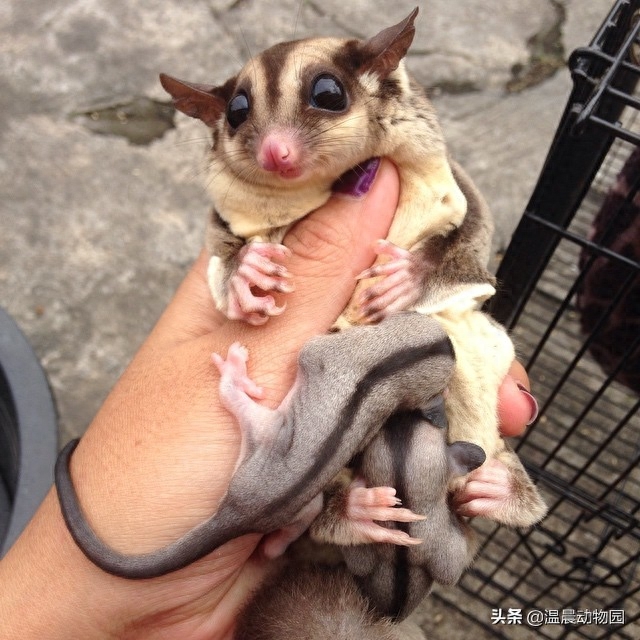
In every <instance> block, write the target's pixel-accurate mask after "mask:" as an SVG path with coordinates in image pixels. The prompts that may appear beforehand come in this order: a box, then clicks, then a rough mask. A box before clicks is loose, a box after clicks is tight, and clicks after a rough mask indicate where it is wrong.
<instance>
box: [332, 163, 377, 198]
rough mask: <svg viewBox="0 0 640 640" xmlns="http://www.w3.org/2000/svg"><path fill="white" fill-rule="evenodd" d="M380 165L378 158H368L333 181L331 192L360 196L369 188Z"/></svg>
mask: <svg viewBox="0 0 640 640" xmlns="http://www.w3.org/2000/svg"><path fill="white" fill-rule="evenodd" d="M378 167H380V158H370V159H369V160H367V161H366V162H362V163H360V164H359V165H358V166H357V167H354V168H353V169H350V170H349V171H347V172H346V173H343V174H342V175H341V176H340V177H339V178H338V179H337V180H336V181H335V182H334V183H333V192H334V193H341V194H343V195H347V196H353V197H354V198H362V197H363V196H364V195H365V194H366V193H367V192H368V191H369V189H371V185H372V184H373V181H374V180H375V177H376V173H378Z"/></svg>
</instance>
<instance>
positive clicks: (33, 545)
mask: <svg viewBox="0 0 640 640" xmlns="http://www.w3.org/2000/svg"><path fill="white" fill-rule="evenodd" d="M113 581H114V578H112V577H111V576H108V575H107V574H104V573H103V572H101V571H100V570H99V569H98V568H97V567H95V566H93V565H92V564H91V563H90V562H89V561H88V560H86V558H85V557H84V555H83V554H82V553H81V552H80V550H79V549H78V548H77V547H76V545H75V543H74V542H73V540H72V539H71V536H70V535H69V533H68V531H67V528H66V526H65V524H64V521H63V520H62V515H61V513H60V510H59V507H58V504H57V499H56V496H55V493H54V492H53V491H51V492H50V493H49V495H48V496H47V497H46V498H45V500H44V502H43V504H42V506H41V508H40V509H39V511H38V512H37V514H36V516H35V517H34V518H33V520H32V521H31V523H30V524H29V526H28V527H27V529H26V531H25V532H24V534H23V535H22V536H21V537H20V538H19V539H18V541H17V542H16V544H15V545H14V546H13V548H12V549H11V550H10V551H9V553H8V554H7V556H6V557H5V558H4V559H3V560H2V562H0V638H21V639H25V640H28V639H31V638H34V639H35V638H47V639H48V640H56V639H57V638H60V640H63V639H65V640H68V639H69V638H83V639H84V640H92V639H93V638H95V639H98V638H109V637H118V634H117V631H116V629H115V628H113V622H114V620H116V619H118V618H120V619H122V615H121V614H122V608H123V606H122V605H123V603H124V598H125V597H126V596H125V594H121V593H120V592H119V590H118V589H114V588H113V586H112V585H111V584H110V583H111V582H113Z"/></svg>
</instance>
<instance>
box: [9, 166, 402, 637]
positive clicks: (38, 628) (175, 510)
mask: <svg viewBox="0 0 640 640" xmlns="http://www.w3.org/2000/svg"><path fill="white" fill-rule="evenodd" d="M361 195H362V194H361ZM397 198H398V178H397V173H396V171H395V169H394V168H393V166H392V165H391V164H390V163H388V162H386V161H383V162H382V164H381V166H380V169H379V171H378V174H377V177H376V179H375V181H374V182H373V184H372V186H371V189H370V191H369V192H368V194H367V195H366V196H364V197H362V198H359V199H354V198H348V197H347V198H345V197H335V198H332V199H331V201H330V202H329V203H327V205H326V206H324V207H322V208H321V209H320V210H318V211H317V212H315V213H314V214H312V215H310V216H308V217H307V218H305V219H304V220H303V221H301V223H299V224H298V225H297V226H296V227H295V228H294V229H292V230H291V232H290V233H289V234H288V235H287V238H286V240H285V242H286V245H287V246H288V248H289V250H290V251H291V252H292V255H291V257H290V259H289V260H288V264H287V266H288V269H289V270H290V271H291V272H292V273H294V274H295V278H296V291H295V292H294V293H291V294H288V296H287V312H286V314H285V315H284V317H279V318H272V319H271V320H270V321H269V323H267V325H266V326H264V327H260V328H258V329H255V328H253V327H249V326H246V325H244V324H240V323H236V322H231V321H229V320H227V319H226V318H224V317H223V316H221V315H220V314H219V313H217V312H216V310H215V307H214V304H213V301H212V299H211V295H210V292H209V288H208V285H207V280H206V266H207V258H206V256H205V255H204V254H203V255H201V256H200V257H199V258H198V260H197V262H196V263H195V265H194V267H193V268H192V269H191V271H190V272H189V273H188V274H187V276H186V278H185V280H184V282H183V284H182V285H181V287H180V288H179V290H178V292H177V293H176V295H175V297H174V299H173V300H172V302H171V303H170V304H169V306H168V307H167V309H166V311H165V312H164V314H163V315H162V317H161V318H160V320H159V322H158V323H157V325H156V327H155V328H154V329H153V331H152V333H151V334H150V336H149V337H148V339H147V340H146V341H145V343H144V344H143V345H142V347H141V348H140V350H139V351H138V353H137V354H136V356H135V357H134V359H133V361H132V362H131V364H130V365H129V367H128V368H127V370H126V371H125V373H124V374H123V376H122V377H121V379H120V380H119V381H118V383H117V384H116V386H115V387H114V389H113V391H112V392H111V394H110V395H109V397H108V398H107V400H106V401H105V403H104V405H103V406H102V407H101V409H100V411H99V412H98V414H97V415H96V417H95V419H94V420H93V422H92V424H91V425H90V427H89V429H88V430H87V432H86V434H85V436H84V437H83V438H82V441H81V443H80V444H79V445H78V448H77V449H76V451H75V453H74V456H73V458H72V461H71V474H72V477H73V481H74V484H75V485H76V488H77V491H78V495H79V499H80V504H81V505H82V507H83V509H84V510H85V512H86V515H87V517H88V520H89V522H90V523H91V526H92V527H93V528H94V530H95V531H96V532H97V534H98V535H99V536H100V537H101V538H102V539H103V540H104V541H105V542H106V543H107V544H109V545H110V546H112V547H113V548H115V549H118V550H120V551H123V552H125V553H140V552H144V551H149V550H153V549H157V548H159V547H161V546H164V545H166V544H167V543H169V542H172V541H174V540H175V539H177V538H178V537H180V536H181V535H182V534H184V533H185V532H186V531H187V530H189V529H191V528H192V527H193V526H194V525H196V524H198V523H199V522H201V521H202V520H204V519H206V518H208V517H209V516H210V515H211V514H212V513H213V512H215V510H216V507H217V505H218V503H219V501H220V499H221V497H222V496H223V495H224V493H225V491H226V487H227V485H228V482H229V479H230V477H231V474H232V472H233V469H234V466H235V462H236V459H237V456H238V450H239V433H238V429H237V426H236V424H235V423H234V420H233V419H232V417H231V416H230V415H229V414H228V413H227V411H226V410H224V409H223V408H222V406H221V404H220V402H219V399H218V393H217V383H218V374H217V371H216V368H215V367H214V366H213V364H212V363H211V354H212V352H218V353H222V354H226V352H227V349H228V346H229V345H230V344H231V343H232V342H233V341H236V340H240V341H241V342H242V343H243V344H245V345H247V346H248V348H249V350H250V352H251V354H252V360H251V362H252V367H251V375H252V377H253V378H254V379H255V380H256V381H257V382H258V383H259V384H260V385H261V386H262V387H263V388H264V389H265V391H266V393H265V399H264V403H265V404H267V405H268V406H272V407H274V406H276V405H277V404H278V403H279V402H280V400H282V398H283V397H284V395H285V394H286V392H287V391H288V390H289V388H290V386H291V383H292V381H293V378H294V375H295V369H296V358H297V353H298V350H299V349H300V347H301V346H302V345H303V344H304V342H306V341H307V340H308V339H309V338H310V337H311V336H313V335H316V334H318V333H324V332H326V331H327V330H328V329H329V328H330V327H331V325H332V324H333V322H334V321H335V319H336V318H337V317H338V315H339V314H340V312H341V311H342V309H343V308H344V307H345V306H346V304H347V302H348V300H349V298H350V296H351V293H352V291H353V288H354V284H355V277H356V275H357V274H358V273H360V272H361V271H362V270H363V269H364V268H366V267H367V266H368V265H369V264H370V263H371V262H372V261H373V259H374V258H375V254H374V252H373V249H372V247H373V245H374V241H375V240H376V239H378V238H380V237H384V236H385V235H386V233H387V230H388V228H389V225H390V223H391V220H392V217H393V214H394V212H395V209H396V206H397ZM259 539H260V536H258V535H250V536H244V537H242V538H239V539H237V540H233V541H231V542H229V543H228V544H226V545H224V546H223V547H221V548H220V549H218V550H216V551H215V552H214V553H212V554H210V555H209V556H208V557H206V558H203V559H202V560H201V561H199V562H196V563H194V564H192V565H190V566H189V567H186V568H185V569H183V570H181V571H178V572H175V573H173V574H170V575H167V576H163V577H160V578H157V579H153V580H145V581H130V580H124V579H121V578H117V577H114V576H111V575H108V574H106V573H104V572H102V571H100V570H99V569H98V568H97V567H95V566H94V565H92V564H91V563H90V562H89V561H88V560H87V559H86V558H85V557H84V556H83V555H82V553H81V552H80V550H79V549H78V548H77V547H76V546H75V544H74V543H73V541H72V539H71V538H70V536H69V534H68V532H67V531H66V528H65V526H64V523H63V521H62V519H61V514H60V511H59V507H58V504H57V499H56V496H55V493H54V492H51V493H50V494H49V496H48V497H47V499H46V500H45V502H44V504H43V505H42V507H41V509H40V510H39V512H38V514H37V515H36V517H35V518H34V520H33V521H32V523H31V525H30V526H29V527H28V528H27V530H26V531H25V533H24V534H23V535H22V536H21V538H20V539H19V540H18V542H17V543H16V545H15V546H14V547H13V549H12V550H11V552H10V553H9V554H8V555H7V557H6V558H5V559H4V560H3V562H2V563H1V564H0V576H2V577H0V585H4V588H3V587H2V586H0V637H24V638H28V637H34V638H35V637H47V638H49V639H51V640H53V639H55V638H69V637H70V633H71V635H73V636H74V637H82V638H84V639H86V640H90V639H91V638H104V637H127V638H136V637H143V638H145V639H152V638H159V637H162V638H168V637H179V638H190V639H197V638H208V639H212V638H224V637H228V636H229V635H230V633H231V630H232V628H233V622H234V619H235V615H236V613H237V610H238V607H239V606H240V604H241V603H242V602H243V601H244V600H245V599H246V597H247V594H248V592H249V591H250V590H251V589H253V588H254V587H255V585H256V582H257V580H258V578H259V576H260V574H261V572H262V570H263V567H262V565H261V563H260V562H259V561H258V560H255V559H251V560H250V558H251V556H252V553H253V551H254V549H255V547H256V545H257V543H258V542H259ZM34 549H35V550H36V551H37V553H35V554H34ZM16 576H18V578H19V579H18V580H17V581H16ZM4 578H6V579H4ZM5 589H6V592H5ZM5 596H6V597H5ZM34 601H37V602H38V608H33V607H32V606H30V605H28V603H30V602H34ZM3 625H4V626H3ZM7 625H10V626H7ZM11 625H12V626H11ZM16 625H17V626H16Z"/></svg>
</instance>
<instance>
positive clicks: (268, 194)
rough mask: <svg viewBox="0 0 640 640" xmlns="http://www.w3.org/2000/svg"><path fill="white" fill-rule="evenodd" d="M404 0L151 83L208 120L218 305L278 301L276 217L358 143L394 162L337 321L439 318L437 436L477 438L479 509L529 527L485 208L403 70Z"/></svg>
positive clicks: (253, 310)
mask: <svg viewBox="0 0 640 640" xmlns="http://www.w3.org/2000/svg"><path fill="white" fill-rule="evenodd" d="M417 13H418V9H415V10H414V11H413V12H412V13H411V14H410V15H409V16H408V17H407V18H406V19H405V20H403V21H402V22H400V23H399V24H397V25H394V26H392V27H389V28H387V29H384V30H383V31H381V32H380V33H378V34H377V35H375V36H373V37H372V38H369V39H368V40H364V41H361V40H356V39H338V38H312V39H305V40H298V41H293V42H285V43H281V44H277V45H275V46H274V47H271V48H270V49H267V50H266V51H264V52H263V53H261V54H260V55H258V56H256V57H255V58H253V59H251V60H250V61H249V62H248V63H247V64H246V65H245V67H244V68H243V69H242V70H241V71H240V73H238V75H236V76H234V77H232V78H230V79H229V80H227V81H226V82H225V83H224V84H222V85H220V86H210V85H203V84H194V83H191V82H185V81H182V80H177V79H175V78H173V77H171V76H168V75H164V74H163V75H161V82H162V85H163V87H164V88H165V89H166V91H168V93H169V94H171V96H172V97H173V101H174V104H175V106H176V108H177V109H179V110H180V111H182V112H183V113H185V114H187V115H189V116H192V117H194V118H199V119H200V120H202V121H203V122H204V123H205V124H207V125H208V126H209V127H210V128H211V129H212V133H213V144H212V148H211V152H210V155H209V176H208V184H209V190H210V192H211V196H212V199H213V210H212V212H211V218H210V221H209V224H208V228H207V241H206V244H207V246H208V249H209V252H210V254H211V259H210V263H209V271H208V277H209V284H210V287H211V290H212V293H213V296H214V299H215V300H216V304H217V306H218V308H219V309H220V310H221V311H223V312H224V313H225V314H226V315H227V316H228V317H229V318H235V319H241V320H244V321H246V322H249V323H251V324H262V323H264V322H266V321H267V320H268V319H269V317H271V316H274V315H278V314H280V313H282V312H283V310H284V305H280V306H279V305H278V304H277V303H276V299H275V298H274V296H273V295H272V294H274V293H278V294H286V293H287V292H289V291H291V289H292V279H291V274H290V273H289V272H288V270H287V269H286V266H285V264H284V263H285V262H286V257H287V250H286V249H285V247H284V246H283V245H282V244H281V241H282V239H283V237H284V235H285V234H286V232H287V230H288V229H289V228H290V227H291V225H292V224H293V223H294V222H295V221H297V220H299V219H301V218H303V217H304V216H305V215H307V214H308V213H309V212H311V211H313V210H314V209H316V208H317V207H319V206H320V205H322V204H323V203H324V202H326V200H327V199H328V198H329V197H330V195H331V189H332V185H333V184H334V183H335V181H336V180H337V179H338V178H339V176H341V175H342V174H343V172H345V171H347V170H348V169H350V168H352V167H356V166H357V165H358V164H359V163H362V162H364V161H365V160H367V159H369V158H371V157H382V156H387V157H389V158H390V159H391V160H392V161H393V162H394V163H395V165H396V166H397V168H398V172H399V176H400V182H401V185H400V201H399V204H398V209H397V212H396V215H395V217H394V221H393V223H392V225H391V228H390V230H389V234H388V237H387V238H386V239H385V240H383V241H380V242H379V244H378V245H377V248H376V250H377V252H378V253H379V258H378V261H377V263H376V264H375V265H374V266H373V267H372V268H370V269H368V270H367V271H365V272H364V273H363V274H361V281H360V282H359V284H358V286H357V288H356V291H355V293H354V296H353V298H352V300H351V302H350V304H349V305H348V307H347V309H345V312H344V313H343V314H342V315H341V317H340V318H339V319H338V321H337V323H336V326H337V327H339V328H348V327H350V326H352V325H354V324H359V323H362V322H373V321H378V320H379V319H380V318H382V317H384V316H385V315H388V314H389V313H392V312H394V311H398V310H401V309H415V310H417V311H419V312H421V313H424V314H429V315H431V316H432V317H434V318H436V319H437V320H438V322H440V323H441V324H442V326H443V327H444V328H445V330H446V331H447V333H448V335H449V337H450V338H451V340H452V342H453V344H454V349H455V353H456V369H455V373H454V376H453V379H452V380H451V383H450V389H449V394H448V396H447V414H448V417H449V434H450V441H452V442H453V441H456V440H460V441H470V442H474V443H476V444H477V445H478V446H480V447H481V448H482V449H483V450H484V451H485V452H486V454H487V457H488V458H494V457H495V458H498V459H500V460H501V461H502V462H503V463H504V464H505V465H506V466H507V467H508V468H509V470H510V473H511V485H512V487H511V492H510V497H509V498H508V499H505V500H503V501H501V502H499V503H496V504H494V506H493V507H492V508H491V509H489V510H488V511H487V513H486V514H485V515H486V516H487V517H489V518H492V519H494V520H496V521H498V522H501V523H503V524H507V525H511V526H528V525H531V524H533V523H535V522H537V521H538V520H540V519H541V518H542V517H543V515H544V513H545V512H546V506H545V505H544V503H543V501H542V499H541V498H540V495H539V494H538V492H537V489H536V487H535V486H534V484H533V483H532V482H531V480H530V479H529V477H528V476H527V474H526V472H525V470H524V468H523V466H522V464H521V462H520V460H519V459H518V457H517V456H516V455H515V454H514V453H513V452H512V451H511V450H509V449H508V448H507V446H506V444H505V442H504V440H503V439H502V438H501V437H500V435H499V431H498V419H497V397H498V394H497V391H498V387H499V385H500V383H501V382H502V380H503V379H504V377H505V375H506V374H507V371H508V369H509V366H510V364H511V362H512V361H513V359H514V350H513V345H512V343H511V340H510V339H509V337H508V335H507V333H506V332H505V330H504V329H503V328H502V327H501V326H499V325H498V324H496V323H495V322H493V321H492V320H491V319H490V318H489V317H488V316H487V315H485V314H483V313H482V312H481V311H480V310H479V305H480V304H481V303H482V302H483V301H484V300H486V299H487V298H489V297H490V296H491V295H493V293H494V292H495V290H494V287H493V285H494V279H493V277H492V276H491V275H490V274H489V272H488V271H487V268H486V265H487V262H488V257H489V251H490V244H491V234H492V230H493V226H492V220H491V215H490V213H489V210H488V207H487V205H486V203H485V201H484V200H483V198H482V196H481V195H480V194H479V193H478V191H477V189H476V188H475V186H474V185H473V183H472V182H471V180H470V179H469V178H468V176H467V175H466V174H465V173H464V171H463V170H462V168H461V167H460V166H459V165H457V164H456V163H455V162H454V161H453V160H451V159H450V158H449V155H448V152H447V148H446V145H445V141H444V138H443V135H442V131H441V129H440V126H439V124H438V121H437V118H436V115H435V112H434V109H433V107H432V105H431V104H430V102H429V100H428V99H427V97H426V95H425V92H424V90H423V89H422V88H421V87H420V86H419V85H418V84H417V83H416V82H415V81H414V80H413V79H412V78H411V76H410V75H409V74H408V73H407V71H406V68H405V63H404V56H405V54H406V53H407V50H408V48H409V46H410V44H411V42H412V40H413V36H414V33H415V28H414V24H413V23H414V20H415V17H416V15H417ZM256 289H259V290H260V292H261V294H266V295H256V293H257V292H256ZM461 482H463V481H462V480H458V481H457V484H454V487H453V488H455V486H459V484H460V483H461Z"/></svg>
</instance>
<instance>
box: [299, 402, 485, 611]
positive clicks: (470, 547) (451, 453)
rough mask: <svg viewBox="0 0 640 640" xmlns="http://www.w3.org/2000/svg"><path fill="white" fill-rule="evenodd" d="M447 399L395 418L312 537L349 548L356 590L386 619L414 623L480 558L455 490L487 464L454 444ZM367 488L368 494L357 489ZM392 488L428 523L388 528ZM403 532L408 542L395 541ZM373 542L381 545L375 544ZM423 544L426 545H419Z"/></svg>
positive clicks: (339, 487) (332, 491)
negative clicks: (387, 493)
mask: <svg viewBox="0 0 640 640" xmlns="http://www.w3.org/2000/svg"><path fill="white" fill-rule="evenodd" d="M446 423H447V419H446V415H445V409H444V400H443V398H442V396H435V397H434V398H433V399H432V401H431V403H430V404H429V406H426V407H425V408H424V409H423V410H422V411H420V412H416V411H403V412H398V413H396V414H394V415H392V416H391V417H390V418H389V420H387V422H386V423H385V425H384V426H383V428H382V429H381V430H380V431H379V432H378V433H377V434H376V436H375V437H374V439H373V440H372V441H371V443H370V444H369V445H368V446H367V447H366V448H365V449H364V451H363V452H362V454H361V455H360V456H358V457H357V459H356V463H355V465H354V469H355V473H356V474H357V477H356V480H355V481H354V482H352V483H350V484H347V485H346V486H345V483H344V480H342V479H341V478H339V479H337V481H336V482H335V483H334V486H331V485H330V486H329V487H328V488H327V490H326V491H325V494H326V505H325V507H324V509H323V511H322V512H321V514H320V515H319V516H318V517H317V518H316V519H315V520H314V521H313V523H312V524H311V527H310V534H311V536H312V538H313V539H315V540H317V541H319V542H329V543H333V544H340V545H343V546H342V548H341V551H342V555H343V557H344V559H345V561H346V565H347V567H348V569H349V570H350V572H351V574H352V575H353V576H354V579H355V582H356V584H357V585H358V586H359V587H360V590H361V592H362V593H363V594H364V595H365V596H366V597H367V599H368V601H369V603H370V604H371V605H372V606H373V608H374V609H375V610H376V611H377V612H378V613H380V614H382V615H384V616H386V617H388V618H390V619H392V620H395V621H397V620H402V619H404V618H406V617H407V616H408V615H409V614H410V613H411V612H412V611H413V610H414V609H415V607H416V606H417V605H418V604H419V603H420V602H421V601H422V600H423V598H425V597H426V596H427V594H428V593H429V592H430V590H431V587H432V586H433V583H434V582H437V583H439V584H443V585H449V586H450V585H454V584H456V583H457V582H458V580H459V579H460V576H461V575H462V573H463V571H464V570H465V569H466V568H467V567H468V565H469V564H470V563H471V561H472V559H473V555H474V552H475V546H476V545H475V538H474V536H473V533H472V531H471V528H470V527H469V525H468V524H467V522H466V520H465V519H464V518H461V517H460V516H458V515H457V514H456V513H455V510H454V509H452V507H451V505H450V501H449V491H448V486H449V483H450V480H451V478H452V477H457V476H464V475H466V474H467V473H469V472H470V471H472V470H473V469H476V468H477V467H479V466H480V465H481V464H482V463H483V462H484V460H485V454H484V451H483V450H482V449H481V448H480V447H479V446H477V445H475V444H472V443H469V442H454V443H452V444H447V437H446ZM362 482H364V484H366V485H367V487H366V488H365V487H363V486H360V487H358V486H355V487H354V485H357V484H359V483H362ZM385 487H394V488H395V490H396V491H395V494H394V497H395V498H396V499H399V500H400V501H401V503H402V505H403V507H404V508H405V509H408V510H409V511H410V512H412V513H416V514H421V515H422V516H423V518H421V519H411V520H409V519H407V520H406V521H400V520H399V519H393V518H391V517H387V515H386V514H385V512H384V509H383V510H382V515H383V516H384V519H383V520H382V522H380V520H381V518H380V509H381V506H382V504H383V497H380V498H376V496H377V494H379V493H380V492H383V491H384V490H385V489H384V488H385ZM395 530H400V531H402V532H403V533H404V534H405V535H406V536H408V539H407V540H406V542H404V543H403V542H402V539H397V538H396V537H395V536H394V535H393V534H394V532H395ZM372 541H374V542H378V543H379V544H370V543H371V542H372ZM412 543H418V544H412Z"/></svg>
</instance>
